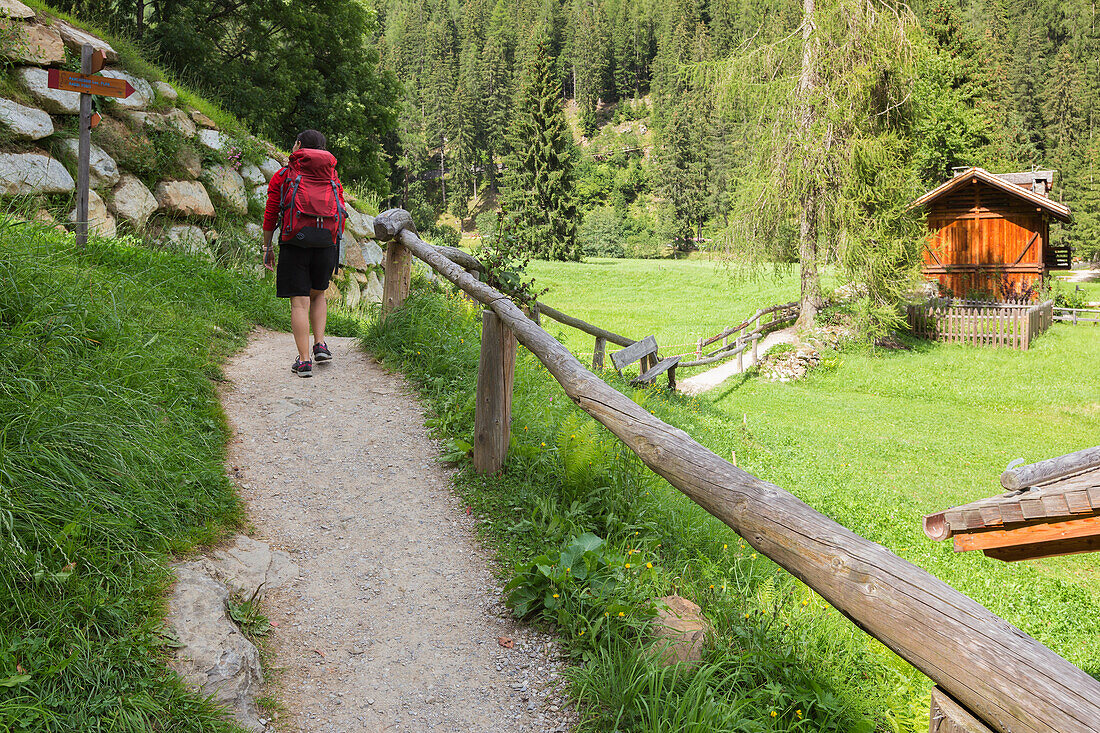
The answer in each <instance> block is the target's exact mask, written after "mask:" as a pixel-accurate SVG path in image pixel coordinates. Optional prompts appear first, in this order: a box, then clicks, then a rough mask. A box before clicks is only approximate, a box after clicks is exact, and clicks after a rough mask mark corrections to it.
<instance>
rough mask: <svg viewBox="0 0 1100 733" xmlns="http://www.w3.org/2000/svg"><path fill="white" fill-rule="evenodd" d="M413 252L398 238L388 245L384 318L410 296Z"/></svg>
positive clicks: (383, 300)
mask: <svg viewBox="0 0 1100 733" xmlns="http://www.w3.org/2000/svg"><path fill="white" fill-rule="evenodd" d="M411 280H412V252H409V250H408V249H407V248H406V247H405V246H404V245H403V244H401V243H400V242H398V241H397V240H392V241H390V242H389V243H388V244H387V245H386V282H385V284H384V285H383V287H382V318H385V317H386V316H388V315H389V314H390V313H392V312H393V311H394V309H396V308H400V307H401V304H402V303H404V302H405V298H407V297H408V296H409V283H410V282H411Z"/></svg>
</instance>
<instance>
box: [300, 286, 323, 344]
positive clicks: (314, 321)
mask: <svg viewBox="0 0 1100 733" xmlns="http://www.w3.org/2000/svg"><path fill="white" fill-rule="evenodd" d="M326 320H328V298H327V297H325V291H324V290H310V291H309V325H310V326H312V327H313V343H315V344H323V343H325V321H326ZM299 348H301V347H299Z"/></svg>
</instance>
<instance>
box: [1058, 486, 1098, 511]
mask: <svg viewBox="0 0 1100 733" xmlns="http://www.w3.org/2000/svg"><path fill="white" fill-rule="evenodd" d="M1063 496H1065V500H1066V506H1067V507H1068V508H1069V511H1070V514H1085V513H1087V512H1091V511H1092V504H1091V503H1089V493H1088V492H1087V491H1085V490H1083V489H1081V490H1078V491H1067V492H1066V493H1065V494H1064V495H1063Z"/></svg>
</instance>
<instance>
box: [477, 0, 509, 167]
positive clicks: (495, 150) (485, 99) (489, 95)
mask: <svg viewBox="0 0 1100 733" xmlns="http://www.w3.org/2000/svg"><path fill="white" fill-rule="evenodd" d="M511 31H512V23H511V18H509V16H508V11H507V8H506V7H505V5H504V0H497V3H496V5H495V7H494V8H493V13H492V15H491V17H490V19H489V27H488V30H487V32H486V35H485V48H484V50H483V51H482V53H481V63H482V68H483V69H484V74H483V76H482V78H481V82H482V98H481V100H480V103H481V105H482V107H483V109H482V118H483V120H484V124H485V129H484V137H483V141H484V145H485V158H486V162H487V164H488V170H489V184H490V185H491V186H492V187H493V188H494V189H496V187H497V168H496V164H497V161H498V159H499V158H502V157H503V156H504V154H505V152H507V131H508V120H509V115H510V112H511V109H512V96H513V90H512V52H513V48H514V43H513V39H512V35H511Z"/></svg>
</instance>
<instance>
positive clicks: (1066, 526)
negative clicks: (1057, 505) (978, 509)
mask: <svg viewBox="0 0 1100 733" xmlns="http://www.w3.org/2000/svg"><path fill="white" fill-rule="evenodd" d="M953 536H954V539H955V552H967V551H969V550H988V549H990V548H994V547H1015V546H1017V545H1033V544H1037V543H1041V542H1055V541H1058V540H1067V539H1073V538H1076V537H1095V536H1100V517H1082V518H1080V519H1068V520H1066V521H1064V522H1043V523H1040V524H1026V525H1024V526H1022V527H1013V528H1012V529H991V530H988V531H985V532H965V533H956V534H955V535H953Z"/></svg>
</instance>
